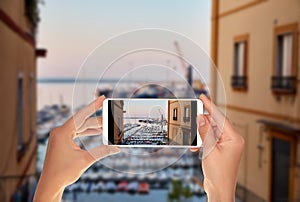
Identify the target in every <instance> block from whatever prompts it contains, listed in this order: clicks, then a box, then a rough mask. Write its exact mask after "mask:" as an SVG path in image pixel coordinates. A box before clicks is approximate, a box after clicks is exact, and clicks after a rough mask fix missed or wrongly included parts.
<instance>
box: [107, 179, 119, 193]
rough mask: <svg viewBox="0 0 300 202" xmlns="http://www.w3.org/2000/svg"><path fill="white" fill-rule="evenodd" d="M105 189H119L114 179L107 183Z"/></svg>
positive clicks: (111, 191) (113, 191)
mask: <svg viewBox="0 0 300 202" xmlns="http://www.w3.org/2000/svg"><path fill="white" fill-rule="evenodd" d="M105 190H106V191H107V192H109V193H115V192H116V190H117V186H116V184H115V183H114V182H113V181H109V182H107V183H106V185H105Z"/></svg>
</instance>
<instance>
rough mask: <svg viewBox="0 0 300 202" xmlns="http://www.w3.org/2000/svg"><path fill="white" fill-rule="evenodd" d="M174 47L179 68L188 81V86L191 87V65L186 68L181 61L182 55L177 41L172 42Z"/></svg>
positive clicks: (182, 60)
mask: <svg viewBox="0 0 300 202" xmlns="http://www.w3.org/2000/svg"><path fill="white" fill-rule="evenodd" d="M174 46H175V48H176V52H177V54H178V58H179V60H180V63H181V67H182V69H183V71H184V74H185V78H186V80H187V81H188V83H189V85H191V86H192V69H193V67H192V65H189V66H188V67H187V66H186V63H185V61H184V59H183V55H182V52H181V49H180V46H179V43H178V42H177V41H174Z"/></svg>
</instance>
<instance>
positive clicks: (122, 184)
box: [117, 180, 128, 192]
mask: <svg viewBox="0 0 300 202" xmlns="http://www.w3.org/2000/svg"><path fill="white" fill-rule="evenodd" d="M127 189H128V183H127V182H126V181H125V180H123V181H122V182H120V183H119V184H118V186H117V191H119V192H126V191H127Z"/></svg>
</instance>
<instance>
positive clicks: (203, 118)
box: [197, 114, 211, 142]
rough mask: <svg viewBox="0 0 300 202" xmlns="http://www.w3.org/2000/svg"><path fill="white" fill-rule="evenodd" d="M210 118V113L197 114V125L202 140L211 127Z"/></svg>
mask: <svg viewBox="0 0 300 202" xmlns="http://www.w3.org/2000/svg"><path fill="white" fill-rule="evenodd" d="M210 119H211V118H210V115H203V114H200V115H198V116H197V126H198V131H199V135H200V137H201V140H202V142H203V141H204V140H205V138H206V136H207V132H208V130H209V128H210Z"/></svg>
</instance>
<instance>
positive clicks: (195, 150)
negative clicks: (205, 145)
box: [190, 147, 199, 152]
mask: <svg viewBox="0 0 300 202" xmlns="http://www.w3.org/2000/svg"><path fill="white" fill-rule="evenodd" d="M198 150H199V148H198V147H192V148H190V151H191V152H197V151H198Z"/></svg>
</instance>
